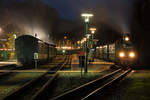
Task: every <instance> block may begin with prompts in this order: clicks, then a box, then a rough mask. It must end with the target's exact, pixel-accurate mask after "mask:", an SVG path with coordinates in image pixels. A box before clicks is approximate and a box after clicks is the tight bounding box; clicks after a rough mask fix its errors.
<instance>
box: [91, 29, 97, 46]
mask: <svg viewBox="0 0 150 100" xmlns="http://www.w3.org/2000/svg"><path fill="white" fill-rule="evenodd" d="M90 31H91V33H92V48H93V45H94V34H95V31H96V28H90Z"/></svg>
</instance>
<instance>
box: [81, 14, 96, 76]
mask: <svg viewBox="0 0 150 100" xmlns="http://www.w3.org/2000/svg"><path fill="white" fill-rule="evenodd" d="M81 16H82V17H84V20H85V36H86V38H87V40H86V42H85V62H84V63H85V65H84V72H85V73H87V71H88V69H87V60H88V44H89V39H88V37H89V35H88V23H89V18H90V17H92V16H93V14H88V13H84V14H81Z"/></svg>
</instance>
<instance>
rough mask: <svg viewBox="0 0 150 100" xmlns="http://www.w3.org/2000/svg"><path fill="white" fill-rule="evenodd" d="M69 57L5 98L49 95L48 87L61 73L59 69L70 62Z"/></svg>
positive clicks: (16, 99)
mask: <svg viewBox="0 0 150 100" xmlns="http://www.w3.org/2000/svg"><path fill="white" fill-rule="evenodd" d="M69 59H70V56H67V57H66V58H65V62H64V63H60V64H58V65H57V66H56V67H54V68H51V69H50V70H48V71H47V72H45V73H44V74H43V75H41V76H40V77H38V78H36V79H33V80H31V81H29V82H28V83H26V84H24V85H23V86H21V87H20V88H19V89H17V90H16V91H14V92H13V93H11V94H8V95H7V96H6V97H5V98H4V99H3V100H12V99H13V100H37V99H39V100H42V99H41V98H44V97H45V96H47V95H46V93H47V91H48V89H49V88H50V87H51V84H52V83H53V82H54V81H55V79H56V78H57V76H58V75H59V74H58V71H59V70H61V69H62V68H63V67H64V66H65V65H66V64H68V63H69V61H70V60H69Z"/></svg>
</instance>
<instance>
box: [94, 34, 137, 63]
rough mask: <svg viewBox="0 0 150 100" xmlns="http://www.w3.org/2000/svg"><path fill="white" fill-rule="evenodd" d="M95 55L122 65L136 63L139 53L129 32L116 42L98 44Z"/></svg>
mask: <svg viewBox="0 0 150 100" xmlns="http://www.w3.org/2000/svg"><path fill="white" fill-rule="evenodd" d="M95 56H96V57H97V58H100V59H103V60H107V61H112V62H115V63H117V64H121V65H131V64H134V63H136V59H137V53H136V50H135V48H134V46H133V44H132V42H131V40H130V35H129V34H124V35H123V38H121V39H119V40H117V41H116V42H115V43H111V44H106V45H100V46H98V47H97V48H96V54H95Z"/></svg>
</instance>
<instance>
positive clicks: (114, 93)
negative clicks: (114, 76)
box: [97, 70, 150, 100]
mask: <svg viewBox="0 0 150 100" xmlns="http://www.w3.org/2000/svg"><path fill="white" fill-rule="evenodd" d="M100 99H101V100H150V70H134V71H132V72H131V73H130V74H129V75H128V76H127V77H126V78H125V79H124V80H123V81H121V82H120V83H118V84H116V85H114V86H112V87H111V88H109V89H107V91H105V93H104V94H103V96H101V97H99V98H98V99H97V100H100Z"/></svg>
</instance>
